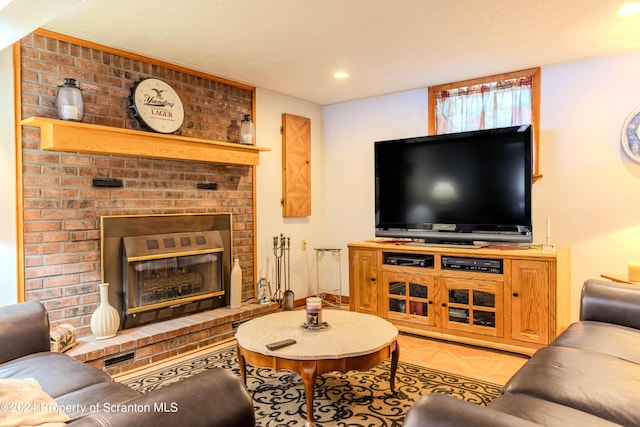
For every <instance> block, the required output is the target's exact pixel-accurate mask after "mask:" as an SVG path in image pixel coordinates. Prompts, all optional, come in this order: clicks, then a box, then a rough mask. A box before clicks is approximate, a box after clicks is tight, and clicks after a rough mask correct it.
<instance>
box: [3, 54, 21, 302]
mask: <svg viewBox="0 0 640 427" xmlns="http://www.w3.org/2000/svg"><path fill="white" fill-rule="evenodd" d="M13 110H14V106H13V54H12V48H11V47H8V48H6V49H4V50H1V51H0V111H2V114H0V182H1V183H2V185H0V200H1V201H2V202H0V272H2V280H1V281H0V304H10V303H14V302H17V301H18V295H17V294H18V288H17V283H18V282H17V280H18V278H17V252H16V233H17V231H16V166H15V165H16V150H15V130H14V122H15V120H14V112H13Z"/></svg>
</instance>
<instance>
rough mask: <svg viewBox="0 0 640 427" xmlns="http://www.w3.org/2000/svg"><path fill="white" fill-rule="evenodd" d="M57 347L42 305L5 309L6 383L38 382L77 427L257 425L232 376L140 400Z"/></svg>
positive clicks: (187, 383) (213, 372) (1, 349)
mask: <svg viewBox="0 0 640 427" xmlns="http://www.w3.org/2000/svg"><path fill="white" fill-rule="evenodd" d="M49 340H50V338H49V319H48V316H47V312H46V310H45V309H44V307H43V306H42V305H41V304H40V303H37V302H27V303H21V304H14V305H9V306H5V307H0V379H26V378H34V379H35V380H37V382H38V383H39V384H40V386H41V388H42V390H43V391H44V392H46V393H47V394H48V395H49V396H51V397H53V398H54V399H55V401H56V403H57V404H59V405H65V406H63V407H64V408H66V409H71V411H68V410H65V413H66V414H67V415H68V416H69V417H70V418H71V419H70V421H69V422H68V423H67V425H69V426H74V427H75V426H101V427H105V426H126V427H149V426H160V425H161V426H176V427H184V426H189V427H205V426H208V427H230V426H237V427H246V426H253V425H255V415H254V411H253V403H252V400H251V397H250V396H249V394H248V393H247V391H246V389H245V387H244V385H243V384H242V381H241V380H240V378H239V377H237V376H236V375H234V374H233V373H231V372H229V371H228V370H226V369H222V368H214V369H210V370H207V371H205V372H203V373H201V374H198V375H195V376H193V377H190V378H187V379H185V380H182V381H180V382H176V383H173V384H171V385H168V386H166V387H163V388H160V389H158V390H155V391H152V392H149V393H146V394H140V393H138V392H136V391H134V390H132V389H130V388H129V387H127V386H125V385H123V384H119V383H117V382H114V381H113V380H112V379H111V377H110V376H109V375H107V374H106V373H105V372H103V371H101V370H99V369H96V368H94V367H92V366H89V365H86V364H84V363H81V362H79V361H77V360H75V359H73V358H72V357H70V356H68V355H66V354H62V353H53V352H50V351H49V349H50V343H49ZM0 403H6V402H0ZM3 408H4V406H3ZM83 408H84V409H83ZM136 408H137V409H136ZM126 409H129V410H126Z"/></svg>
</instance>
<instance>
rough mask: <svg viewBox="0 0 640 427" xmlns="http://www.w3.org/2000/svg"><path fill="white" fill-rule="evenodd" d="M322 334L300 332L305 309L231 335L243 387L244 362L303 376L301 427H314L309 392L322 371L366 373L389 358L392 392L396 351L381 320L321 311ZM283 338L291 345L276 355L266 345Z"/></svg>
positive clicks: (253, 323) (278, 315) (388, 325)
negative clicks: (304, 416) (304, 414)
mask: <svg viewBox="0 0 640 427" xmlns="http://www.w3.org/2000/svg"><path fill="white" fill-rule="evenodd" d="M322 316H323V320H324V321H325V322H326V323H327V324H328V327H327V328H326V329H320V330H309V329H305V328H303V327H302V325H303V323H304V322H305V319H306V312H305V311H304V310H297V311H283V312H279V313H274V314H269V315H266V316H262V317H258V318H255V319H252V320H250V321H248V322H245V323H243V324H241V325H240V326H239V327H238V330H237V332H236V340H237V341H238V348H237V350H238V363H239V364H240V373H241V375H242V381H243V382H244V384H245V386H246V384H247V377H246V365H245V364H246V362H248V363H250V364H251V365H254V366H260V367H267V368H271V369H275V370H280V369H287V370H290V371H293V372H296V373H298V374H299V375H300V376H301V377H302V382H303V384H304V392H305V396H306V402H307V421H306V426H308V427H311V426H315V425H316V423H315V420H314V417H313V388H314V386H315V382H316V377H317V376H318V375H321V374H323V373H326V372H333V371H340V372H348V371H352V370H360V371H363V370H367V369H371V368H373V367H374V366H376V365H377V364H379V363H381V362H382V361H383V360H385V359H387V358H388V357H391V377H390V381H389V382H390V389H391V392H392V393H393V394H395V393H396V390H395V376H396V370H397V367H398V357H399V352H400V349H399V347H398V343H397V341H396V339H397V337H398V330H397V329H396V327H395V326H393V325H392V324H391V323H389V322H387V321H386V320H384V319H382V318H380V317H377V316H372V315H369V314H363V313H356V312H353V311H341V310H323V311H322ZM287 338H292V339H294V340H296V343H295V344H293V345H290V346H287V347H283V348H280V349H277V350H273V351H271V350H268V349H267V347H266V345H267V344H269V343H273V342H276V341H282V340H284V339H287Z"/></svg>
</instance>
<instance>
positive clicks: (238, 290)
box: [229, 258, 242, 308]
mask: <svg viewBox="0 0 640 427" xmlns="http://www.w3.org/2000/svg"><path fill="white" fill-rule="evenodd" d="M241 305H242V268H240V260H238V258H236V259H235V261H234V263H233V269H232V270H231V298H230V301H229V306H230V307H231V308H240V306H241Z"/></svg>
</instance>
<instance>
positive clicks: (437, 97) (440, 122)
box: [429, 68, 542, 181]
mask: <svg viewBox="0 0 640 427" xmlns="http://www.w3.org/2000/svg"><path fill="white" fill-rule="evenodd" d="M539 119H540V68H532V69H528V70H522V71H516V72H512V73H505V74H498V75H495V76H488V77H483V78H479V79H472V80H465V81H461V82H455V83H447V84H444V85H438V86H431V87H429V135H435V134H441V133H453V132H464V131H469V130H478V129H489V128H495V127H505V126H517V125H521V124H531V125H532V127H533V150H534V152H533V179H534V181H535V180H536V179H538V178H541V177H542V175H540V173H539V168H538V153H539V146H538V128H539V126H538V122H539Z"/></svg>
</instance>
